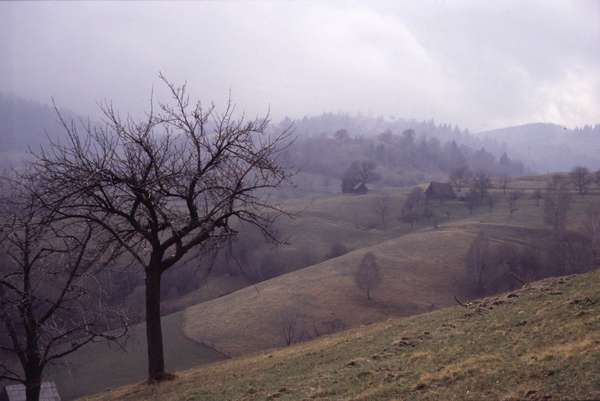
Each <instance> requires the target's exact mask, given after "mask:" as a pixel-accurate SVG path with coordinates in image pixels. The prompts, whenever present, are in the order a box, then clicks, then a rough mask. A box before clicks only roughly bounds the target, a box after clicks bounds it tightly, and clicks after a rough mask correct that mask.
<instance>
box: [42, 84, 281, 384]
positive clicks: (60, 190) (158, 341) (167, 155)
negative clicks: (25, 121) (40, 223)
mask: <svg viewBox="0 0 600 401" xmlns="http://www.w3.org/2000/svg"><path fill="white" fill-rule="evenodd" d="M160 78H161V80H162V81H163V82H164V84H165V85H166V87H167V88H168V90H169V93H170V100H169V101H167V102H159V103H158V104H154V101H151V102H150V108H149V110H148V112H147V116H146V117H145V118H144V119H141V120H135V119H133V118H131V117H127V118H124V117H122V116H121V115H120V114H119V113H118V112H117V111H116V110H115V109H114V107H113V106H112V104H106V105H104V106H102V107H101V109H102V112H103V114H104V117H105V124H104V125H102V126H92V125H90V124H87V125H83V124H75V123H71V122H67V121H64V120H63V119H62V118H61V120H62V122H63V126H64V129H65V130H66V133H67V137H68V141H67V142H66V143H63V144H59V143H54V144H52V145H51V146H50V147H49V148H48V149H46V150H43V151H41V152H40V153H38V154H36V155H34V156H35V160H34V166H35V172H36V173H37V174H38V175H39V176H40V177H41V180H42V181H43V182H44V184H45V187H44V188H43V191H41V192H40V194H39V197H40V199H41V200H43V201H44V203H45V204H49V205H51V206H52V207H54V208H55V210H56V211H57V213H58V214H60V215H61V216H63V217H64V218H67V219H79V220H83V221H87V222H90V223H92V224H94V225H96V226H98V227H100V228H101V229H102V230H103V231H104V232H105V233H107V234H109V235H110V238H111V242H112V244H113V245H114V246H118V247H121V248H123V249H124V250H126V251H127V253H128V254H129V255H130V256H131V257H132V258H133V260H134V261H135V262H137V264H138V265H139V266H140V267H141V268H142V269H143V271H144V273H145V277H146V291H145V306H146V308H145V309H146V311H145V314H146V334H147V344H148V376H149V381H159V380H162V379H166V378H169V377H170V375H168V374H167V373H166V372H165V365H164V354H163V336H162V328H161V316H160V301H161V298H160V293H161V277H162V275H163V273H164V272H165V271H167V270H168V269H170V268H172V267H173V266H175V265H176V264H177V262H179V261H181V259H182V258H183V257H184V256H185V255H188V254H190V251H192V250H199V251H201V250H203V249H209V248H213V249H214V247H215V246H217V245H218V244H220V243H222V242H223V241H226V240H228V239H230V238H232V237H233V236H235V235H236V234H237V233H238V228H239V225H240V224H242V223H249V224H251V225H254V226H256V227H258V228H259V229H260V230H261V231H262V232H263V234H264V235H266V236H267V237H269V238H271V239H273V240H276V238H275V236H274V235H273V231H272V225H273V223H274V221H275V219H277V218H278V217H279V216H281V214H282V213H283V211H282V210H280V209H279V208H278V207H277V206H276V205H275V204H274V203H272V202H270V201H269V197H268V195H269V193H270V192H271V191H272V190H273V189H275V188H277V187H279V186H280V185H281V184H282V183H283V182H284V181H285V180H286V179H287V178H288V172H287V170H286V169H284V168H283V167H282V165H281V163H280V162H279V160H278V157H279V155H280V152H281V151H283V150H284V149H285V148H286V147H287V145H288V144H289V142H290V139H291V137H290V135H291V134H290V129H286V130H284V131H283V132H279V133H275V134H269V133H268V130H267V128H268V123H269V120H268V116H267V117H262V118H256V119H252V120H248V119H246V118H245V117H244V116H243V115H242V116H241V117H236V111H235V106H234V105H233V104H232V103H231V101H229V102H228V103H227V105H226V107H225V109H224V111H222V112H219V111H217V110H216V108H215V107H214V106H212V105H211V106H209V107H207V108H205V107H203V106H202V104H201V103H200V102H192V101H190V99H189V96H188V94H187V90H186V85H185V84H184V85H182V86H176V85H174V84H173V83H171V82H169V81H168V80H167V79H166V78H164V77H163V76H162V75H161V76H160ZM59 115H60V113H59Z"/></svg>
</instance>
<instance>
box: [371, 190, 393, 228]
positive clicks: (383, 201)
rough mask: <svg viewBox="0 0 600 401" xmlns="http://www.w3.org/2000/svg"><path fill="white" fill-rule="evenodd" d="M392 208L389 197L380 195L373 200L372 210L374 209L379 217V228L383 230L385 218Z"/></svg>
mask: <svg viewBox="0 0 600 401" xmlns="http://www.w3.org/2000/svg"><path fill="white" fill-rule="evenodd" d="M391 207H392V198H391V197H390V196H389V195H385V194H384V195H380V196H378V197H377V198H375V205H374V206H373V208H374V209H375V213H377V216H378V217H379V223H380V225H381V227H383V228H385V226H386V221H387V217H388V215H389V213H390V209H391Z"/></svg>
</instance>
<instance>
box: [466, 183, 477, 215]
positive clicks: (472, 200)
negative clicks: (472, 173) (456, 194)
mask: <svg viewBox="0 0 600 401" xmlns="http://www.w3.org/2000/svg"><path fill="white" fill-rule="evenodd" d="M479 205H481V197H480V196H479V193H477V191H476V190H475V189H473V188H471V189H470V190H469V192H467V194H466V195H465V207H466V208H467V209H468V210H469V214H473V210H474V209H475V208H477V207H478V206H479Z"/></svg>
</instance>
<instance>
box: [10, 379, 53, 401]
mask: <svg viewBox="0 0 600 401" xmlns="http://www.w3.org/2000/svg"><path fill="white" fill-rule="evenodd" d="M26 399H27V397H26V396H25V386H24V385H22V384H13V385H10V386H5V387H4V388H3V389H1V390H0V401H26ZM40 401H61V399H60V395H58V389H57V388H56V384H54V383H53V382H44V383H42V389H41V391H40Z"/></svg>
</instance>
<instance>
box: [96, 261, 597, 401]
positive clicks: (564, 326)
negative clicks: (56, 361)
mask: <svg viewBox="0 0 600 401" xmlns="http://www.w3.org/2000/svg"><path fill="white" fill-rule="evenodd" d="M599 286H600V272H598V271H596V272H592V273H588V274H584V275H581V276H569V277H564V278H555V279H547V280H544V281H540V282H536V283H533V284H531V285H529V286H527V287H525V288H523V289H520V290H517V291H514V292H511V293H508V294H502V295H499V296H495V297H491V298H486V299H483V300H480V301H475V302H472V303H470V304H468V305H467V307H461V306H455V307H452V308H446V309H440V310H437V311H434V312H431V313H427V314H422V315H418V316H413V317H409V318H401V319H397V320H389V321H386V322H383V323H378V324H374V325H371V326H368V327H360V328H356V329H354V330H349V331H346V332H343V333H339V334H336V335H332V336H326V337H322V338H320V339H318V340H315V341H311V342H309V343H304V344H299V345H296V346H292V347H289V348H285V349H281V350H277V351H272V352H268V353H264V354H260V355H256V356H250V357H245V358H239V359H234V360H229V361H225V362H220V363H216V364H212V365H209V366H205V367H202V368H199V369H195V370H190V371H187V372H180V373H179V374H178V377H177V379H176V380H175V381H172V382H168V383H164V384H161V385H160V386H145V385H131V386H128V387H124V388H121V389H117V390H115V391H112V392H108V393H104V394H100V395H98V396H95V397H89V398H87V399H86V400H90V401H91V400H94V401H112V400H122V401H141V400H148V401H150V400H161V401H180V400H181V401H183V400H186V401H194V400H198V401H200V400H202V401H211V400H213V401H217V400H219V401H221V400H246V401H250V400H275V399H276V400H282V401H283V400H290V401H291V400H294V401H295V400H311V399H315V400H355V401H358V400H365V401H366V400H369V401H378V400H382V401H383V400H405V399H410V400H432V401H433V400H477V401H479V400H505V401H508V400H515V401H516V400H565V399H569V400H574V399H581V400H583V399H599V398H600V379H599V378H600V357H599V356H598V355H600V296H599V295H598V287H599Z"/></svg>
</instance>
